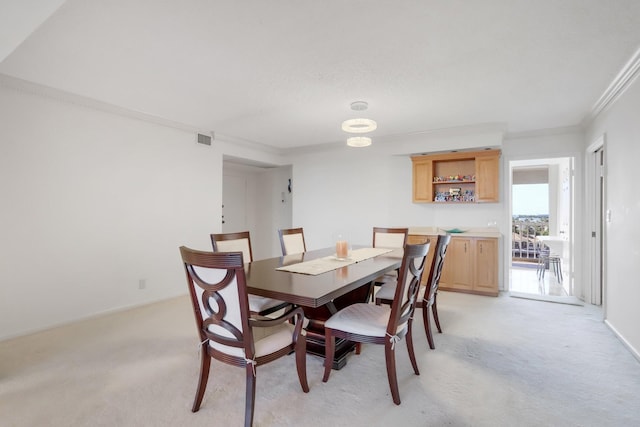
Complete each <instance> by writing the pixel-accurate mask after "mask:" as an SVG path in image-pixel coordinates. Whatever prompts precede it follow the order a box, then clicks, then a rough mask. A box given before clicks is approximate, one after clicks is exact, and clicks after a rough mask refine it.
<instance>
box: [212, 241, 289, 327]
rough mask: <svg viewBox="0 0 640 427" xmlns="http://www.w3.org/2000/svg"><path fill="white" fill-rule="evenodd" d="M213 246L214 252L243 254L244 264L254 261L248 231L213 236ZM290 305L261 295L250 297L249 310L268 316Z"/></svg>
mask: <svg viewBox="0 0 640 427" xmlns="http://www.w3.org/2000/svg"><path fill="white" fill-rule="evenodd" d="M211 244H212V245H213V251H214V252H235V251H239V252H242V258H243V260H244V262H252V261H253V253H252V251H251V236H250V234H249V232H248V231H240V232H237V233H218V234H211ZM289 305H291V304H289V303H287V302H284V301H280V300H277V299H273V298H267V297H261V296H259V295H251V294H250V295H249V309H250V310H251V312H253V313H257V314H259V315H261V316H266V315H269V314H272V313H275V312H276V311H278V310H282V309H283V308H287V307H288V306H289Z"/></svg>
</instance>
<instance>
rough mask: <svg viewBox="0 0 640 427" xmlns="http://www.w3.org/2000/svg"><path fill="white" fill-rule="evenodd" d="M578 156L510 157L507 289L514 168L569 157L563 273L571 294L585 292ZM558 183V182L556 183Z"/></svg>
mask: <svg viewBox="0 0 640 427" xmlns="http://www.w3.org/2000/svg"><path fill="white" fill-rule="evenodd" d="M577 157H578V156H576V155H575V154H571V153H567V154H558V155H551V156H535V157H530V158H513V159H510V160H509V161H508V164H507V165H506V168H507V172H508V175H507V176H508V185H509V186H508V197H507V201H508V206H507V208H508V212H509V216H508V223H509V229H508V239H507V240H508V241H507V242H506V244H507V246H506V247H505V251H504V255H505V259H506V260H507V262H506V263H505V266H506V267H507V269H508V270H507V273H508V274H506V275H505V277H508V283H507V290H511V288H512V286H511V282H512V280H513V279H512V275H511V268H512V266H513V257H512V253H511V252H512V251H511V248H512V245H513V236H512V232H511V230H512V228H513V196H512V187H513V169H514V166H515V167H516V168H517V167H518V166H526V165H531V166H533V165H538V166H550V165H554V164H557V161H558V159H568V160H569V165H570V172H569V177H568V180H569V182H568V186H569V188H570V202H569V214H568V215H569V219H570V221H569V225H568V235H569V244H568V252H567V254H568V256H567V260H568V269H567V271H563V275H564V278H565V280H567V279H568V280H570V283H569V289H570V290H571V294H572V295H573V296H575V297H578V298H581V297H582V293H583V292H584V290H583V289H581V287H580V285H579V280H578V279H579V278H578V277H577V275H576V271H577V268H576V262H577V259H578V258H577V257H578V256H579V254H578V253H577V251H576V248H577V246H576V244H577V240H578V239H577V237H578V236H577V235H576V230H578V229H579V227H580V224H579V223H578V221H577V218H576V216H575V206H576V198H577V196H578V191H580V189H579V188H577V186H576V184H577V182H576V169H577V167H578V165H577V164H576V158H577ZM561 179H562V177H561V174H560V173H559V174H557V178H556V180H557V181H558V183H559V181H560V180H561ZM550 181H551V175H550ZM549 184H550V185H551V182H549ZM556 184H557V183H556ZM549 193H550V194H554V193H557V191H556V190H552V189H551V188H550V190H549ZM554 205H555V203H554V204H552V203H550V204H549V209H550V210H551V209H552V206H554ZM549 216H550V217H551V212H549Z"/></svg>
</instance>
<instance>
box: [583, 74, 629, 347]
mask: <svg viewBox="0 0 640 427" xmlns="http://www.w3.org/2000/svg"><path fill="white" fill-rule="evenodd" d="M638 112H640V82H638V81H637V80H636V82H635V83H633V84H632V86H631V87H630V88H629V89H627V91H626V92H625V93H624V94H623V95H622V96H621V97H620V98H619V99H618V100H617V101H616V102H615V104H613V105H612V106H611V107H609V109H608V110H606V111H605V112H603V113H601V114H600V115H599V116H598V118H597V119H596V120H595V122H594V123H592V124H591V126H590V127H589V128H588V132H587V138H586V143H587V144H589V143H591V142H593V141H595V140H596V139H597V138H598V137H600V136H601V135H603V134H606V142H605V158H606V178H605V182H606V188H605V193H606V196H605V197H606V201H605V209H608V210H610V211H611V221H610V222H607V223H606V224H605V228H606V229H605V235H606V237H605V239H606V241H605V249H604V250H605V253H606V259H607V264H606V270H605V282H606V286H605V294H604V304H605V305H606V314H607V322H608V324H609V325H610V326H611V327H612V328H613V329H614V331H616V332H617V333H618V334H619V335H620V337H621V338H622V339H623V340H625V341H626V342H627V344H628V345H629V346H630V347H631V348H632V349H633V351H634V352H635V354H636V356H638V357H640V328H639V327H638V325H640V310H639V309H638V301H640V279H639V278H638V277H639V276H638V265H640V249H639V248H638V245H637V242H638V241H639V239H640V221H638V219H639V218H640V193H639V192H638V182H637V176H638V173H637V170H638V159H640V143H639V140H640V119H639V114H638Z"/></svg>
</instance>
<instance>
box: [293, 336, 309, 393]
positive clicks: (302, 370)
mask: <svg viewBox="0 0 640 427" xmlns="http://www.w3.org/2000/svg"><path fill="white" fill-rule="evenodd" d="M296 369H297V370H298V379H299V380H300V385H301V386H302V391H304V392H305V393H309V383H308V382H307V338H306V337H305V336H304V335H301V336H299V337H298V340H297V341H296Z"/></svg>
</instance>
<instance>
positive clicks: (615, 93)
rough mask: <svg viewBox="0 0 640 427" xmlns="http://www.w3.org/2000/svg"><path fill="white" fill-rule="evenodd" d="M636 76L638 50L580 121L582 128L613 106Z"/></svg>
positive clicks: (638, 66) (639, 53) (637, 70)
mask: <svg viewBox="0 0 640 427" xmlns="http://www.w3.org/2000/svg"><path fill="white" fill-rule="evenodd" d="M638 74H640V48H639V49H638V50H636V52H635V53H634V54H633V55H632V56H631V59H629V61H628V62H627V63H626V64H625V65H624V67H622V70H620V72H619V73H618V75H617V76H616V77H615V78H614V79H613V81H612V82H611V84H610V85H609V87H607V89H606V90H605V91H604V93H603V94H602V95H601V96H600V98H599V99H598V101H596V103H595V104H594V105H593V107H592V108H591V112H590V113H589V114H588V115H587V116H586V117H585V118H584V120H583V121H582V125H583V127H586V126H587V125H589V124H590V123H591V122H593V121H594V120H595V119H596V117H598V115H599V114H600V113H602V112H603V111H605V110H606V109H607V108H609V107H610V106H611V105H613V103H614V102H615V101H616V100H617V99H618V98H619V97H620V95H622V94H623V93H624V91H625V90H626V89H627V88H628V87H629V86H631V83H633V81H634V80H635V78H636V77H638Z"/></svg>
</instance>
